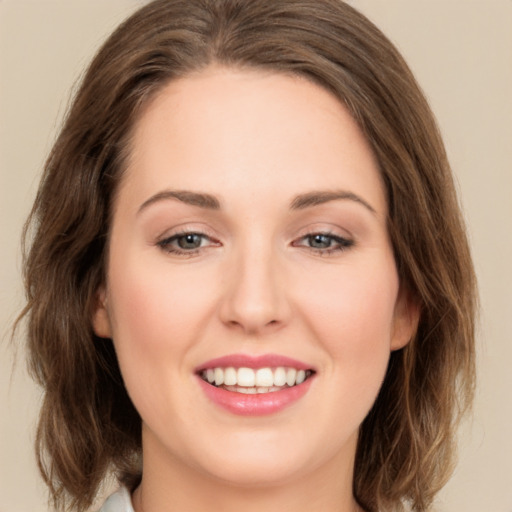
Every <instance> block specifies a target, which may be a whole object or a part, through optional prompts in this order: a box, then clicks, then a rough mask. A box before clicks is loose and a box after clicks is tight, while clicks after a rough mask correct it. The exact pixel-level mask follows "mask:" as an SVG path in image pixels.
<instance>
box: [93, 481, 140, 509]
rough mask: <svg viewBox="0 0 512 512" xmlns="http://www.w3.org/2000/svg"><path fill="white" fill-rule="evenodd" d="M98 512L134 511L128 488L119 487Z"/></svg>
mask: <svg viewBox="0 0 512 512" xmlns="http://www.w3.org/2000/svg"><path fill="white" fill-rule="evenodd" d="M98 512H134V510H133V506H132V500H131V497H130V493H129V492H128V489H127V488H126V487H121V489H119V490H118V491H117V492H115V493H114V494H112V495H110V496H109V498H108V499H107V500H106V501H105V503H104V504H103V506H102V507H101V508H100V509H99V510H98Z"/></svg>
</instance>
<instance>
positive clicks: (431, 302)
mask: <svg viewBox="0 0 512 512" xmlns="http://www.w3.org/2000/svg"><path fill="white" fill-rule="evenodd" d="M29 226H32V228H33V238H32V240H31V248H30V250H29V252H28V254H27V260H26V266H25V275H26V289H27V294H28V305H27V308H26V311H25V314H26V315H27V317H28V344H29V350H30V357H31V360H30V363H31V367H32V370H33V372H34V375H35V376H36V378H37V379H38V380H39V382H41V384H42V385H43V387H44V390H45V397H44V403H43V406H42V410H41V416H40V423H39V429H38V437H37V439H38V456H39V461H40V468H41V471H42V474H43V477H44V478H45V481H46V483H47V484H48V485H49V487H50V491H51V494H52V497H53V499H54V502H55V505H56V506H57V507H62V506H64V505H66V504H70V505H71V506H72V507H74V509H76V510H85V509H86V508H87V507H88V506H89V505H90V504H91V502H92V500H93V499H94V497H95V495H96V493H97V491H98V488H99V486H100V485H101V483H102V482H103V481H104V479H105V476H106V475H107V474H108V473H109V472H111V471H113V472H114V473H115V474H116V475H118V478H119V480H120V482H121V483H122V484H123V487H122V490H121V491H120V492H119V493H117V494H116V495H114V496H113V497H111V499H109V500H108V501H107V503H106V504H105V506H104V508H103V510H104V511H105V512H107V511H109V510H115V511H116V512H117V511H118V510H119V511H124V510H131V509H132V508H133V510H135V511H136V512H141V511H144V512H151V511H156V510H176V511H181V510H194V511H196V510H197V511H200V510H206V509H211V508H214V509H217V510H226V511H229V510H232V509H234V508H235V507H237V508H239V507H241V506H244V507H245V508H246V509H248V510H251V507H252V508H253V509H255V510H256V509H257V510H261V509H264V510H269V511H271V510H274V509H275V510H277V509H279V510H283V509H284V510H287V509H290V510H291V509H292V507H293V510H302V509H306V508H307V509H308V510H322V511H331V510H332V511H334V510H336V511H339V512H347V511H355V510H359V511H360V510H365V511H377V510H379V511H388V510H389V511H391V510H403V509H404V507H405V506H406V505H407V504H409V505H411V506H412V508H413V509H414V510H418V511H421V510H427V509H428V507H429V505H430V504H431V502H432V500H433V498H434V496H435V494H436V492H437V491H438V490H439V489H440V488H441V486H442V485H443V484H444V483H445V481H446V479H447V477H448V475H449V473H450V469H451V466H452V463H453V435H454V427H455V425H456V422H457V420H458V419H459V417H460V413H461V412H463V411H464V410H465V409H466V408H467V407H468V406H469V404H470V402H471V398H472V387H473V375H474V348H473V336H474V333H473V318H474V307H475V284H474V277H473V270H472V264H471V259H470V255H469V251H468V246H467V241H466V237H465V234H464V228H463V223H462V221H461V216H460V212H459V209H458V205H457V200H456V197H455V193H454V187H453V182H452V178H451V173H450V169H449V165H448V163H447V160H446V155H445V152H444V149H443V145H442V141H441V139H440V137H439V134H438V131H437V128H436V124H435V121H434V119H433V116H432V114H431V112H430V110H429V108H428V105H427V104H426V101H425V99H424V97H423V95H422V94H421V92H420V90H419V88H418V86H417V84H416V83H415V81H414V78H413V77H412V75H411V73H410V71H409V70H408V68H407V66H406V64H405V63H404V61H403V60H402V58H401V57H400V56H399V54H398V53H397V51H396V50H395V49H394V47H393V46H392V45H391V43H390V42H389V41H388V40H387V39H386V38H385V37H384V36H383V35H382V34H381V33H380V32H379V31H378V29H376V28H375V27H374V26H373V25H372V24H371V23H370V22H369V21H368V20H367V19H366V18H364V17H363V16H362V15H360V14H359V13H357V12H356V11H355V10H354V9H352V8H351V7H349V6H348V5H346V4H345V3H343V2H340V1H338V0H323V1H295V0H294V1H291V0H279V1H275V0H272V1H271V0H257V1H251V2H247V1H240V0H202V1H199V0H197V1H196V0H194V1H170V0H165V1H164V0H160V1H155V2H151V3H150V4H148V5H147V6H146V7H144V8H142V9H141V10H140V11H138V12H137V13H135V14H134V15H133V16H132V17H131V18H130V19H129V20H127V21H126V22H125V23H124V24H123V25H122V26H121V27H120V28H119V29H118V30H117V31H116V32H115V33H114V34H113V35H112V36H111V37H110V39H109V40H108V41H107V42H106V43H105V45H104V46H103V48H102V49H101V50H100V51H99V53H98V55H97V56H96V58H95V59H94V60H93V62H92V64H91V66H90V68H89V70H88V71H87V73H86V75H85V77H84V79H83V83H82V86H81V88H80V89H79V91H78V93H77V95H76V97H75V99H74V102H73V104H72V106H71V108H70V111H69V114H68V117H67V120H66V122H65V124H64V127H63V129H62V132H61V134H60V136H59V138H58V140H57V142H56V144H55V146H54V148H53V150H52V152H51V154H50V156H49V158H48V161H47V164H46V169H45V174H44V176H43V180H42V183H41V187H40V190H39V193H38V196H37V198H36V202H35V205H34V208H33V211H32V214H31V218H30V223H29Z"/></svg>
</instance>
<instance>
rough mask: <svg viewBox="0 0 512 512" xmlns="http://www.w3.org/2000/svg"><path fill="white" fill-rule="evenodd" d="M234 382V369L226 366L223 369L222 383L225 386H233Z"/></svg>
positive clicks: (235, 381)
mask: <svg viewBox="0 0 512 512" xmlns="http://www.w3.org/2000/svg"><path fill="white" fill-rule="evenodd" d="M236 383H237V378H236V370H235V369H234V368H226V369H225V370H224V384H225V385H226V386H234V385H235V384H236Z"/></svg>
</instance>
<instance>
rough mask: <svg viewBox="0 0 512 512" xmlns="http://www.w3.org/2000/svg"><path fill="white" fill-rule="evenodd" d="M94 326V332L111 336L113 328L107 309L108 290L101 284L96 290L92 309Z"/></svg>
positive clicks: (104, 336) (102, 336)
mask: <svg viewBox="0 0 512 512" xmlns="http://www.w3.org/2000/svg"><path fill="white" fill-rule="evenodd" d="M92 328H93V331H94V334H96V336H99V337H100V338H111V337H112V329H111V325H110V317H109V315H108V310H107V292H106V290H105V287H104V286H100V288H99V289H98V291H97V292H96V298H95V301H94V307H93V311H92Z"/></svg>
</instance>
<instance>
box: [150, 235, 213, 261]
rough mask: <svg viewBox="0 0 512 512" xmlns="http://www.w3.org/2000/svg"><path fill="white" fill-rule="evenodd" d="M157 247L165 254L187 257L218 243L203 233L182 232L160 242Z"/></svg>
mask: <svg viewBox="0 0 512 512" xmlns="http://www.w3.org/2000/svg"><path fill="white" fill-rule="evenodd" d="M157 245H158V246H159V247H160V248H162V249H163V250H164V251H166V252H169V253H173V254H183V255H186V256H189V255H193V254H196V253H197V252H199V250H200V249H203V248H205V247H208V246H210V245H218V242H216V241H214V240H213V239H212V238H210V237H209V236H208V235H205V234H204V233H196V232H182V233H176V234H174V235H172V236H170V237H167V238H164V239H163V240H160V241H159V242H157Z"/></svg>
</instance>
